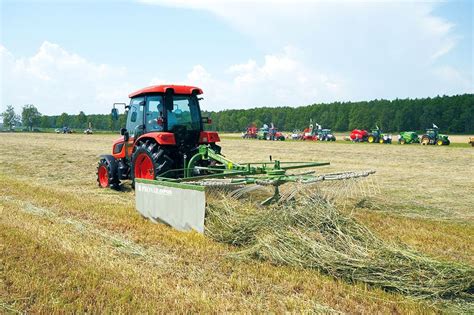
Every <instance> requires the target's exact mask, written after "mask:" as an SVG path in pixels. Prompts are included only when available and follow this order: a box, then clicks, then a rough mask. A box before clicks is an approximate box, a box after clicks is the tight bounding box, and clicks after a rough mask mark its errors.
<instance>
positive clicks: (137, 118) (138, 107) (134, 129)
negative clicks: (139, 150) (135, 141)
mask: <svg viewBox="0 0 474 315" xmlns="http://www.w3.org/2000/svg"><path fill="white" fill-rule="evenodd" d="M144 100H145V98H144V97H136V98H132V99H131V100H130V109H129V111H128V116H127V130H128V132H129V133H130V136H131V137H134V136H136V135H137V133H139V132H140V130H141V126H142V125H143V107H144V106H143V105H142V104H143V103H142V102H143V101H144Z"/></svg>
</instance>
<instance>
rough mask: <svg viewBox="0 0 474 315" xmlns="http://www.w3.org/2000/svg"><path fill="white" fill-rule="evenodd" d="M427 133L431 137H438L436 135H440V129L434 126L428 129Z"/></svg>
mask: <svg viewBox="0 0 474 315" xmlns="http://www.w3.org/2000/svg"><path fill="white" fill-rule="evenodd" d="M426 135H427V136H428V137H429V138H430V139H436V137H437V136H438V129H434V128H430V129H426Z"/></svg>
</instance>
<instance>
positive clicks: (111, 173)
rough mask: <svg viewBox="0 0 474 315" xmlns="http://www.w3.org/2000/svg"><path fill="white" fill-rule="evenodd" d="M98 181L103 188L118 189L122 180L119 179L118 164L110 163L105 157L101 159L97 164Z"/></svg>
mask: <svg viewBox="0 0 474 315" xmlns="http://www.w3.org/2000/svg"><path fill="white" fill-rule="evenodd" d="M97 183H98V184H99V187H102V188H107V187H110V188H112V189H118V188H119V187H120V180H119V179H118V170H117V166H116V164H113V163H110V162H109V161H108V160H107V159H105V158H102V159H100V161H99V165H98V166H97Z"/></svg>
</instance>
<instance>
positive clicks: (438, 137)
mask: <svg viewBox="0 0 474 315" xmlns="http://www.w3.org/2000/svg"><path fill="white" fill-rule="evenodd" d="M242 138H244V139H259V140H280V141H282V140H285V139H291V140H306V141H336V136H335V135H334V134H333V133H332V132H331V129H323V128H322V127H321V125H319V124H317V123H316V124H313V123H312V121H310V124H309V126H308V127H307V128H305V129H304V130H303V131H302V132H301V131H300V130H299V129H295V130H293V132H292V133H291V134H288V135H286V136H285V135H283V133H282V132H280V131H278V129H277V128H275V126H274V125H273V124H271V127H269V126H268V125H267V124H264V125H263V127H262V128H260V129H258V128H257V127H256V126H255V125H251V126H249V127H248V128H247V129H246V131H244V132H243V133H242ZM392 138H393V137H392V135H391V134H388V133H384V132H383V131H382V129H380V128H379V126H377V125H376V126H375V128H374V129H371V130H370V131H367V130H364V129H354V130H352V132H351V133H350V135H349V137H345V138H344V139H345V140H348V141H352V142H368V143H380V144H391V143H392ZM398 143H399V144H412V143H421V144H422V145H440V146H441V145H449V144H450V143H451V142H450V140H449V137H448V136H447V135H444V134H441V133H439V128H438V126H436V125H435V124H433V128H429V129H426V132H425V133H424V134H423V135H421V136H419V135H418V134H417V133H416V132H415V131H402V132H400V134H399V135H398ZM469 143H470V144H471V145H472V146H474V137H471V138H470V139H469Z"/></svg>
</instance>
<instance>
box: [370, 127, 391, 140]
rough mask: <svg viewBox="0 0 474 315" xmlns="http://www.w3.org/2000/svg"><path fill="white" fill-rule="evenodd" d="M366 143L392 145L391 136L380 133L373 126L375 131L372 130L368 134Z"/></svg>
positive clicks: (378, 129)
mask: <svg viewBox="0 0 474 315" xmlns="http://www.w3.org/2000/svg"><path fill="white" fill-rule="evenodd" d="M367 141H368V142H369V143H392V135H390V134H387V133H382V130H380V128H379V126H375V129H372V130H371V132H370V133H369V134H368V137H367Z"/></svg>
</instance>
